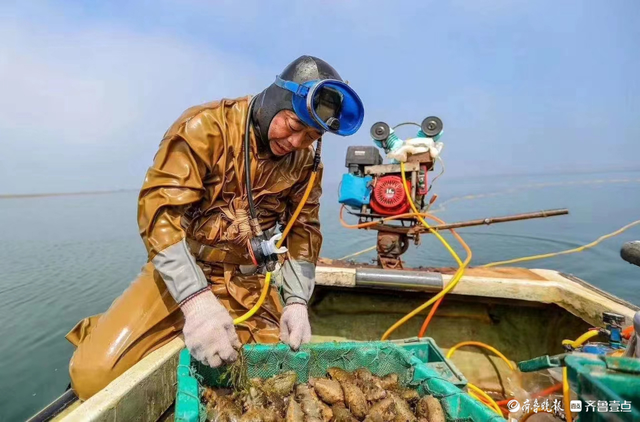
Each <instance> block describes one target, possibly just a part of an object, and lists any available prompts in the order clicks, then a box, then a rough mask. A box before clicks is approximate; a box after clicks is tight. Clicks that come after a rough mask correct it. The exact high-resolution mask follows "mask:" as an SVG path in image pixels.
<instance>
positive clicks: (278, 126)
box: [268, 110, 321, 156]
mask: <svg viewBox="0 0 640 422" xmlns="http://www.w3.org/2000/svg"><path fill="white" fill-rule="evenodd" d="M320 136H321V134H320V132H319V131H317V130H316V129H314V128H311V127H308V126H306V125H305V124H304V123H302V122H301V121H300V119H298V117H297V116H296V114H295V113H294V112H293V111H291V110H282V111H280V112H279V113H278V114H276V115H275V117H274V118H273V120H272V121H271V125H270V126H269V133H268V137H269V148H271V152H273V153H274V154H275V155H277V156H283V155H287V154H289V153H290V152H292V151H295V150H299V149H305V148H307V147H309V145H311V144H312V143H313V142H315V141H317V140H318V139H319V138H320Z"/></svg>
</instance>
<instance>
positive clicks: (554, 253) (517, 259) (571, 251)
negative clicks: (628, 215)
mask: <svg viewBox="0 0 640 422" xmlns="http://www.w3.org/2000/svg"><path fill="white" fill-rule="evenodd" d="M638 224H640V220H636V221H633V222H631V223H629V224H627V225H626V226H624V227H621V228H619V229H618V230H616V231H614V232H612V233H609V234H605V235H604V236H600V237H599V238H597V239H596V240H594V241H593V242H591V243H588V244H586V245H582V246H579V247H577V248H573V249H567V250H564V251H560V252H552V253H547V254H542V255H532V256H525V257H522V258H515V259H509V260H506V261H497V262H492V263H490V264H484V265H480V266H481V267H497V266H498V265H505V264H514V263H516V262H525V261H533V260H536V259H544V258H551V257H554V256H558V255H567V254H571V253H576V252H582V251H584V250H585V249H589V248H593V247H594V246H596V245H597V244H598V243H600V242H602V241H603V240H606V239H609V238H611V237H614V236H617V235H619V234H620V233H622V232H624V231H625V230H628V229H630V228H631V227H633V226H636V225H638Z"/></svg>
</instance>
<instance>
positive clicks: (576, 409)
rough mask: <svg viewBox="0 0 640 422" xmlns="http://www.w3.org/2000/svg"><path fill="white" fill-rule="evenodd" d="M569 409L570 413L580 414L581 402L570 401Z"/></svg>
mask: <svg viewBox="0 0 640 422" xmlns="http://www.w3.org/2000/svg"><path fill="white" fill-rule="evenodd" d="M569 409H570V410H571V411H572V412H580V411H581V410H582V400H571V402H570V403H569Z"/></svg>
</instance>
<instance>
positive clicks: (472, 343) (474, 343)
mask: <svg viewBox="0 0 640 422" xmlns="http://www.w3.org/2000/svg"><path fill="white" fill-rule="evenodd" d="M464 346H477V347H484V348H485V349H487V350H490V351H492V352H493V353H495V354H496V355H497V356H498V357H500V358H501V359H502V360H503V361H504V362H505V363H506V364H507V366H508V367H509V369H511V370H512V371H515V369H516V368H515V367H514V366H513V364H512V363H511V361H510V360H509V359H507V357H506V356H505V355H503V354H502V353H501V352H500V351H499V350H498V349H496V348H495V347H492V346H489V345H488V344H485V343H482V342H480V341H463V342H460V343H458V344H456V345H455V346H453V347H452V348H450V349H449V351H448V352H447V359H449V358H451V356H453V354H454V353H455V351H456V350H458V349H459V348H460V347H464Z"/></svg>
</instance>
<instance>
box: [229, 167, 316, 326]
mask: <svg viewBox="0 0 640 422" xmlns="http://www.w3.org/2000/svg"><path fill="white" fill-rule="evenodd" d="M316 175H317V172H315V171H314V172H312V173H311V177H310V178H309V183H308V184H307V190H305V191H304V196H303V197H302V200H301V201H300V203H299V204H298V208H296V210H295V212H294V213H293V215H292V216H291V218H290V219H289V222H288V223H287V226H286V227H285V229H284V232H282V237H281V238H280V240H279V241H278V243H277V244H276V247H277V248H279V247H281V246H282V244H283V243H284V239H285V238H286V237H287V235H288V234H289V231H291V227H293V223H295V221H296V219H297V218H298V215H300V212H301V211H302V207H304V204H305V203H306V202H307V199H308V198H309V195H310V194H311V189H313V183H314V182H315V180H316ZM270 283H271V271H269V272H268V273H267V275H266V276H265V277H264V287H263V288H262V293H260V297H259V298H258V301H257V302H256V304H255V305H253V308H251V309H249V311H248V312H247V313H246V314H244V315H242V316H239V317H238V318H236V319H234V320H233V324H234V325H238V324H242V323H243V322H245V321H246V320H248V319H249V318H251V317H252V316H253V314H255V313H256V312H258V309H260V307H261V306H262V304H263V303H264V301H265V299H266V298H267V294H269V285H270Z"/></svg>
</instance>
